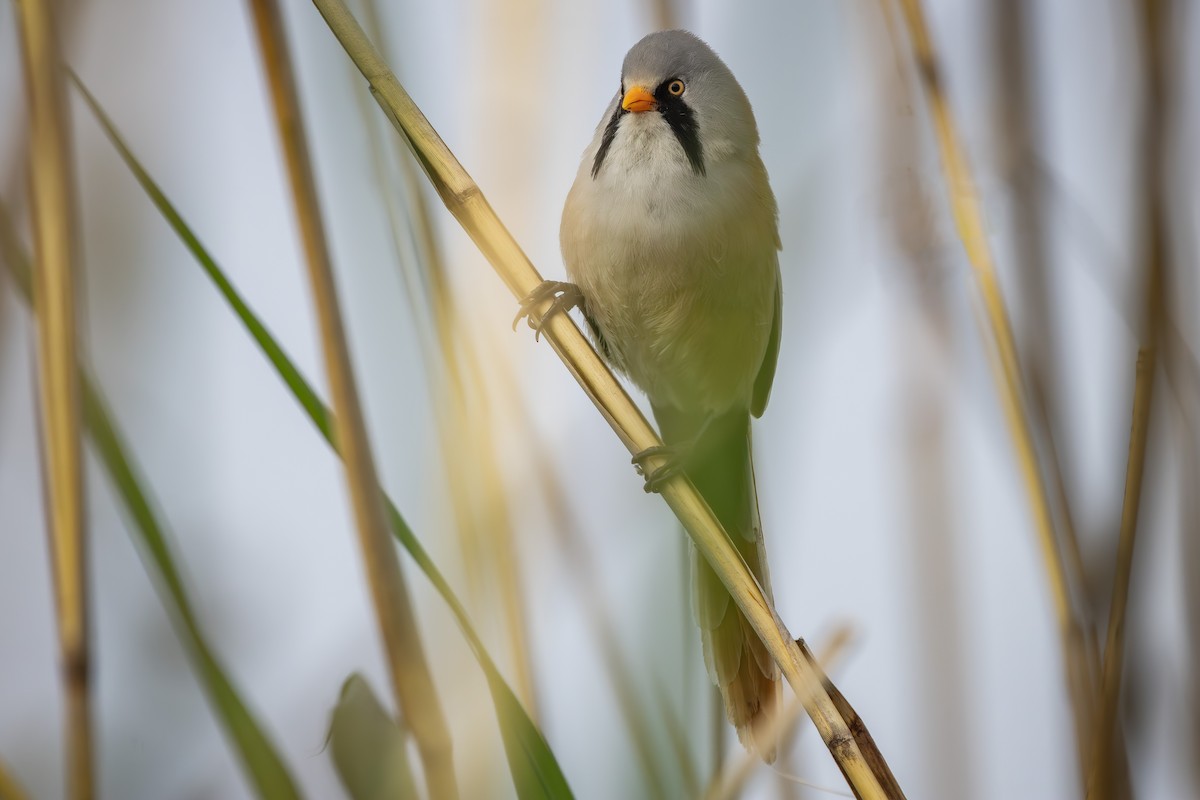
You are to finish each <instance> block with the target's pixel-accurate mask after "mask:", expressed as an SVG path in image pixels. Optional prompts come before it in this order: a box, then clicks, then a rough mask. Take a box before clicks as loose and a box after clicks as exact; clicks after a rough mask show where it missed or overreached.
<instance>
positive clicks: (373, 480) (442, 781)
mask: <svg viewBox="0 0 1200 800" xmlns="http://www.w3.org/2000/svg"><path fill="white" fill-rule="evenodd" d="M249 1H250V8H251V11H252V12H253V16H254V22H255V27H256V29H257V32H258V40H259V47H260V51H261V54H262V60H263V66H264V68H265V70H266V73H267V79H268V83H269V84H270V87H271V99H272V101H273V103H274V106H275V115H276V118H277V120H278V123H279V132H280V137H281V140H282V144H283V151H284V159H285V161H286V164H287V171H288V176H289V178H290V180H291V184H292V196H293V198H294V200H295V204H296V216H297V219H298V220H299V223H300V232H301V238H302V240H303V245H304V253H305V258H306V261H307V263H308V273H309V281H310V283H311V285H312V293H313V301H314V303H315V305H316V308H317V317H318V320H319V323H320V329H321V344H322V349H323V351H324V356H325V369H326V372H327V374H328V378H329V384H330V392H331V394H332V395H333V408H334V419H335V426H336V427H335V436H336V440H337V443H338V448H339V450H340V451H341V453H342V459H343V461H344V462H345V464H346V474H347V480H348V483H349V489H350V498H351V504H352V505H353V508H354V516H355V520H356V522H357V527H358V534H359V542H360V546H361V548H362V553H363V561H364V562H365V566H366V571H367V579H368V583H369V584H370V588H371V595H372V599H373V601H374V604H375V613H376V617H377V619H378V623H379V628H380V634H381V637H382V639H383V645H384V650H385V652H386V653H387V659H388V666H389V668H390V670H391V677H392V687H393V690H394V692H395V695H396V700H397V702H398V704H399V706H400V710H401V713H402V714H403V716H404V721H405V723H406V724H407V725H408V726H409V727H410V729H411V730H412V732H413V737H414V738H415V739H416V742H417V749H418V751H419V752H420V755H421V761H422V764H423V765H424V768H425V780H426V782H427V784H428V788H429V794H430V796H431V797H433V798H437V800H442V799H443V798H456V797H457V796H458V784H457V780H456V778H455V774H454V763H453V758H452V749H451V741H450V734H449V732H448V729H447V726H446V721H445V718H444V717H443V715H442V709H441V705H440V703H439V701H438V697H437V692H436V689H435V687H434V683H433V679H432V677H431V676H430V674H429V666H428V664H427V663H426V660H425V654H424V648H423V647H422V645H421V639H420V633H419V630H418V628H417V621H416V616H415V614H414V612H413V609H412V605H411V602H410V599H409V594H408V588H407V586H406V585H405V582H404V575H403V573H402V572H401V570H400V562H399V560H398V559H397V556H396V551H395V547H394V545H393V543H392V539H391V536H390V535H389V534H388V528H387V521H386V517H385V516H384V509H383V501H382V497H381V496H380V494H379V488H378V487H379V481H378V478H377V476H376V472H375V464H374V461H373V460H372V457H371V450H370V444H369V442H368V440H367V431H366V425H365V423H364V422H363V418H362V411H361V408H360V406H359V402H358V392H357V389H356V388H355V383H354V374H353V369H352V367H351V365H350V352H349V347H348V345H347V343H346V335H345V328H344V326H343V324H342V319H341V311H340V308H339V306H338V300H337V290H336V287H335V284H334V280H333V265H332V264H331V262H330V258H329V248H328V245H327V243H326V239H325V231H324V226H323V225H322V224H321V214H320V207H319V203H318V200H317V188H316V183H315V180H314V178H313V174H312V168H311V165H310V163H309V158H308V144H307V141H306V137H305V133H304V126H303V122H302V117H301V111H300V102H299V98H298V96H297V92H296V86H295V82H294V77H293V75H294V73H293V70H292V65H291V59H290V57H289V55H288V48H287V40H286V35H285V32H284V29H283V20H282V18H281V17H280V14H279V8H278V6H277V5H276V2H275V0H249Z"/></svg>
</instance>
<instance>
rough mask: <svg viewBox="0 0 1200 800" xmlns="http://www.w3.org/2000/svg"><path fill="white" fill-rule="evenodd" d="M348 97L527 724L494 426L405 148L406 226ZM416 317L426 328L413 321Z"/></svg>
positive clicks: (459, 521) (452, 486) (463, 525)
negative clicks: (405, 245)
mask: <svg viewBox="0 0 1200 800" xmlns="http://www.w3.org/2000/svg"><path fill="white" fill-rule="evenodd" d="M361 6H362V8H363V12H364V19H365V21H366V27H367V31H368V33H369V34H370V36H371V38H372V39H373V40H375V41H378V42H380V47H381V48H382V49H383V52H384V53H385V55H386V54H387V48H386V45H385V44H384V42H385V39H384V37H383V36H382V32H383V26H382V23H381V20H380V16H379V12H378V2H377V0H365V1H364V2H362V3H361ZM389 60H390V59H389ZM351 69H353V67H351ZM355 94H356V95H357V96H359V97H361V98H362V99H363V101H364V102H363V123H364V127H365V128H366V129H367V132H368V137H369V141H370V147H371V153H372V159H373V161H374V162H375V164H376V165H377V174H378V176H379V178H380V187H381V189H382V191H383V194H384V195H385V197H384V206H385V207H386V209H387V212H388V221H389V225H390V227H391V229H392V242H393V245H394V247H395V249H396V257H397V260H398V261H399V262H400V263H401V265H402V271H403V273H404V278H405V284H406V288H407V289H408V291H407V292H406V296H407V298H408V302H409V310H410V313H411V314H412V316H413V317H414V319H415V320H417V326H418V328H419V329H420V330H421V332H422V334H423V335H422V336H421V345H422V352H423V353H424V355H425V358H426V368H427V370H428V371H429V373H430V375H431V380H430V385H431V387H432V389H433V391H434V392H436V393H437V394H438V396H437V397H435V398H434V399H435V408H436V409H437V422H438V424H437V433H438V438H439V444H440V447H441V451H442V461H443V469H445V470H446V472H447V477H448V480H447V481H446V485H447V487H448V489H449V493H450V500H451V511H452V513H453V515H454V518H455V530H456V531H457V532H458V535H459V539H460V545H461V547H462V550H463V555H464V560H465V561H466V567H467V573H468V575H469V576H470V577H471V581H470V583H469V586H470V587H471V588H472V589H476V587H479V588H482V587H484V586H486V585H487V584H486V582H485V580H484V578H485V571H484V570H485V567H488V566H490V567H491V571H492V573H493V574H494V575H495V577H496V590H497V591H498V593H499V595H500V604H499V605H500V611H501V615H502V619H503V621H504V628H505V630H506V632H507V634H508V640H509V642H508V645H509V651H510V652H511V654H512V665H513V668H514V671H515V682H516V686H517V690H518V694H519V695H520V697H521V699H522V701H523V702H524V704H525V707H526V708H527V709H529V712H530V714H531V715H532V716H533V718H534V719H535V720H536V719H537V692H536V691H535V681H534V678H533V667H532V664H531V660H530V657H529V631H528V628H529V625H528V621H527V618H526V617H527V615H526V613H525V608H524V605H523V599H522V592H521V586H522V580H521V563H520V560H519V555H520V549H519V547H518V540H517V538H516V534H515V531H514V530H513V516H512V513H511V510H510V508H509V506H508V496H507V493H506V491H505V487H504V480H503V478H502V475H501V468H500V460H499V457H498V453H497V452H496V442H495V436H494V426H493V425H492V424H491V422H490V420H492V419H495V418H496V416H495V415H489V414H488V413H487V409H486V408H485V409H475V408H472V405H471V402H470V401H471V399H472V398H475V399H476V402H478V398H480V397H482V396H484V395H485V392H484V389H485V387H486V381H485V379H484V375H483V371H482V369H481V364H480V358H479V354H478V353H477V352H476V348H475V342H474V341H472V338H471V336H470V335H469V333H468V332H467V329H466V328H465V327H464V326H463V325H461V324H460V319H459V313H460V309H459V307H458V305H457V303H456V302H455V296H454V293H453V292H452V291H451V290H450V286H449V275H448V274H447V271H446V265H445V262H444V260H443V259H442V253H441V248H440V247H439V246H438V239H437V235H436V233H435V232H434V227H433V220H432V216H431V214H430V213H429V204H428V202H427V201H426V193H425V191H423V189H424V186H423V182H422V180H421V176H420V174H419V170H418V169H417V167H416V164H415V163H414V161H413V157H412V153H410V152H408V150H407V148H405V147H404V145H403V144H402V143H401V142H399V141H397V140H396V139H395V137H391V138H390V139H389V140H388V141H389V143H391V144H394V145H395V146H394V147H393V148H392V149H393V150H394V151H395V163H396V167H397V168H398V170H399V172H400V177H401V180H402V182H403V187H404V198H405V200H406V206H407V212H408V214H407V216H408V220H407V225H406V226H402V223H401V219H400V217H401V214H400V209H399V208H398V206H399V202H398V199H397V198H395V197H393V194H394V193H393V192H392V191H391V190H390V187H389V186H388V184H387V183H386V181H385V180H384V176H385V175H386V174H387V169H386V165H387V163H388V159H387V149H388V148H387V145H386V144H385V142H384V137H383V132H382V131H381V129H380V126H379V124H380V123H381V122H382V121H381V120H379V119H378V117H377V116H376V113H377V112H376V111H375V110H374V109H373V108H372V107H371V103H370V102H367V101H366V97H367V95H366V93H362V92H357V91H356V92H355ZM401 227H407V228H408V229H409V231H410V238H411V243H412V251H413V253H414V255H415V256H416V258H415V262H416V263H415V264H412V265H411V266H409V267H408V268H404V262H406V261H413V260H414V259H407V258H404V256H403V254H402V252H401V250H402V248H401V247H400V237H399V231H400V228H401ZM413 273H417V274H415V275H414V274H413ZM426 322H427V325H428V327H425V325H422V323H426ZM501 363H502V362H501ZM500 418H501V419H502V418H503V417H500Z"/></svg>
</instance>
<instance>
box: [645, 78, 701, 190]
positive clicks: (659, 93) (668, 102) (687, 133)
mask: <svg viewBox="0 0 1200 800" xmlns="http://www.w3.org/2000/svg"><path fill="white" fill-rule="evenodd" d="M670 83H671V81H670V80H666V81H663V82H662V83H660V84H659V85H658V88H657V89H655V90H654V99H655V100H656V101H657V102H658V113H660V114H662V115H663V118H664V119H665V120H666V121H667V124H668V125H670V126H671V132H672V133H674V134H675V138H676V139H678V140H679V146H680V147H682V148H683V152H684V155H686V156H687V160H688V163H689V164H691V165H692V172H694V173H696V174H697V175H703V174H704V148H703V147H702V146H701V145H700V123H698V122H697V121H696V112H695V111H693V110H692V107H691V106H689V105H688V104H687V103H685V102H683V98H682V97H676V96H675V95H673V94H671V93H670V92H668V91H667V86H669V85H670Z"/></svg>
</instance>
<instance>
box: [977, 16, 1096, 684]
mask: <svg viewBox="0 0 1200 800" xmlns="http://www.w3.org/2000/svg"><path fill="white" fill-rule="evenodd" d="M992 7H993V9H994V14H993V16H994V22H995V29H996V36H997V42H996V46H995V49H996V58H997V63H996V69H995V74H996V77H997V80H996V89H997V94H998V95H999V97H1000V103H999V113H1000V124H999V125H998V128H999V131H1000V134H1001V136H1002V137H1005V141H1004V145H1005V146H1006V151H1005V155H1006V156H1007V161H1008V162H1011V164H1015V165H1016V174H1017V175H1018V176H1024V175H1025V173H1026V171H1027V170H1026V169H1025V167H1026V165H1028V164H1030V163H1031V162H1032V161H1033V159H1034V158H1035V157H1036V154H1037V152H1038V144H1039V142H1040V139H1041V136H1040V124H1039V123H1040V116H1039V113H1038V109H1037V98H1036V92H1037V89H1038V81H1037V76H1036V75H1035V72H1034V65H1035V64H1036V58H1035V55H1036V48H1035V47H1034V44H1033V33H1034V26H1033V23H1032V22H1031V20H1030V18H1031V16H1032V15H1034V14H1036V13H1037V12H1036V0H993V4H992ZM1008 165H1009V164H1006V166H1008ZM1013 188H1014V193H1015V203H1014V204H1013V206H1012V213H1013V225H1012V229H1013V232H1014V236H1013V244H1014V248H1015V264H1016V266H1017V269H1016V270H1014V275H1015V277H1016V278H1017V281H1018V286H1019V287H1020V299H1021V307H1022V318H1023V319H1024V320H1025V321H1024V323H1023V325H1022V330H1021V331H1020V332H1019V333H1020V335H1021V338H1022V341H1018V347H1019V357H1020V363H1021V364H1023V365H1024V367H1025V376H1026V381H1027V386H1028V397H1027V398H1026V399H1027V401H1028V406H1027V411H1028V413H1029V414H1030V415H1031V417H1032V424H1033V429H1034V431H1036V432H1040V434H1041V436H1040V440H1041V442H1042V444H1043V446H1044V451H1043V456H1044V459H1045V465H1046V472H1047V473H1048V476H1047V477H1048V479H1049V480H1050V481H1051V483H1052V486H1051V487H1049V489H1050V490H1051V491H1052V492H1053V495H1052V498H1051V499H1052V501H1053V503H1054V504H1055V510H1057V512H1058V514H1057V530H1058V532H1059V535H1060V538H1061V540H1062V543H1063V545H1064V547H1065V550H1066V554H1065V555H1066V558H1067V559H1068V563H1067V569H1068V575H1069V576H1070V579H1072V580H1074V581H1075V582H1076V588H1077V590H1078V592H1079V594H1080V598H1081V599H1082V600H1084V601H1085V607H1084V608H1083V609H1081V612H1082V613H1083V614H1084V617H1083V619H1084V620H1085V622H1086V624H1085V626H1084V635H1085V639H1086V642H1085V647H1086V648H1087V652H1088V661H1089V663H1093V664H1099V662H1100V655H1099V646H1098V644H1097V642H1096V632H1095V627H1094V624H1093V622H1094V621H1093V614H1092V613H1091V603H1090V602H1089V599H1090V596H1091V593H1090V591H1089V590H1090V585H1089V583H1088V579H1087V570H1086V568H1085V566H1084V561H1083V551H1082V548H1081V546H1080V544H1079V535H1078V533H1077V531H1076V527H1075V515H1074V513H1072V508H1071V502H1070V497H1069V495H1068V493H1067V484H1066V479H1065V476H1064V474H1063V467H1062V459H1061V457H1060V455H1059V450H1058V441H1059V434H1060V433H1061V431H1060V429H1059V427H1060V426H1059V425H1057V424H1055V423H1059V422H1061V419H1060V417H1059V415H1058V414H1057V413H1056V411H1057V409H1058V407H1059V399H1060V398H1059V391H1058V388H1059V387H1058V384H1057V382H1056V377H1057V376H1058V375H1059V374H1060V370H1059V369H1058V364H1056V363H1055V357H1056V355H1057V347H1056V345H1057V343H1058V337H1057V336H1056V333H1057V331H1056V330H1055V328H1054V326H1053V325H1052V324H1051V320H1052V319H1054V318H1055V315H1054V314H1053V312H1052V311H1051V309H1053V308H1055V307H1057V304H1058V297H1057V294H1056V293H1055V288H1054V281H1053V279H1052V276H1053V272H1052V270H1051V269H1050V264H1049V257H1048V253H1047V248H1048V240H1047V236H1046V219H1047V217H1048V213H1047V212H1048V208H1047V206H1048V205H1049V204H1048V203H1046V202H1045V198H1044V196H1043V194H1044V182H1043V181H1039V180H1029V179H1021V178H1020V177H1019V178H1018V180H1017V181H1016V182H1015V184H1014V187H1013ZM1097 677H1098V676H1093V679H1095V678H1097Z"/></svg>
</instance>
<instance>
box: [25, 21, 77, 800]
mask: <svg viewBox="0 0 1200 800" xmlns="http://www.w3.org/2000/svg"><path fill="white" fill-rule="evenodd" d="M16 8H17V18H18V23H19V25H18V27H19V29H20V35H19V39H20V42H21V54H22V59H23V60H22V63H23V67H24V73H25V90H26V91H25V96H26V100H27V101H28V104H29V168H30V176H29V177H30V209H31V215H32V219H33V251H34V259H35V261H36V263H37V267H38V268H37V270H36V273H35V279H34V285H33V301H34V307H35V309H36V325H37V332H38V335H37V372H38V389H39V391H38V399H39V404H40V405H39V413H40V418H41V433H42V436H41V441H42V467H43V473H42V474H43V480H44V492H45V505H46V515H47V526H46V527H47V532H48V534H49V539H50V553H51V559H52V564H53V573H54V590H55V591H54V594H55V610H56V613H57V619H58V634H59V661H60V663H59V669H60V670H61V675H62V682H63V690H64V692H65V694H66V701H65V707H66V712H67V716H66V722H65V726H64V732H65V735H66V746H65V751H66V786H67V796H68V797H70V798H72V800H84V799H85V798H90V797H92V796H93V795H94V794H95V776H94V772H93V771H94V764H93V758H94V754H93V748H94V745H93V741H92V735H93V732H92V728H93V722H92V711H91V698H90V685H89V684H90V680H91V676H90V672H91V668H90V653H89V644H88V637H89V627H90V623H89V613H88V600H87V596H88V579H87V547H86V544H87V541H86V520H85V518H84V515H85V512H84V506H83V502H84V498H83V470H82V464H81V456H82V452H81V444H80V428H81V417H80V399H79V383H78V376H77V374H76V370H75V364H76V360H77V356H76V322H75V317H76V298H75V278H76V276H75V272H76V269H77V261H78V253H77V246H78V242H77V240H76V238H75V232H76V218H75V211H76V205H75V203H76V200H75V196H74V185H75V180H74V168H73V163H72V154H71V140H70V128H69V123H68V121H67V108H66V98H65V94H64V89H63V70H62V66H61V62H60V59H59V55H58V43H57V39H56V36H57V32H56V30H55V27H54V19H53V10H52V8H51V3H50V2H49V1H48V0H18V2H17V4H16Z"/></svg>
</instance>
